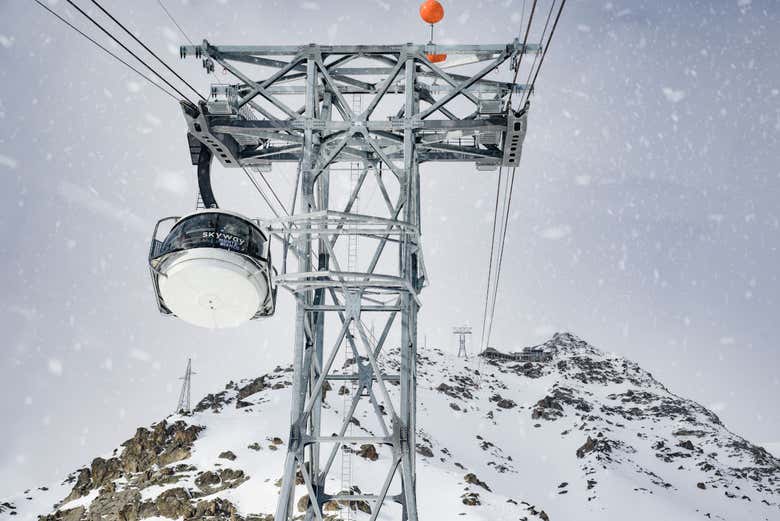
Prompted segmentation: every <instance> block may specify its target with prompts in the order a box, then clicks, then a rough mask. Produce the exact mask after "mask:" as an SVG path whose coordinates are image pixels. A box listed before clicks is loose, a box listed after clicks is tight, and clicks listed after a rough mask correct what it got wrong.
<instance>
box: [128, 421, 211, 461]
mask: <svg viewBox="0 0 780 521" xmlns="http://www.w3.org/2000/svg"><path fill="white" fill-rule="evenodd" d="M204 428H205V427H201V426H197V425H188V424H187V423H185V422H183V421H177V422H175V423H173V424H171V425H168V424H167V422H166V421H165V420H163V421H161V422H160V423H158V424H157V425H155V426H154V427H153V429H152V430H151V431H150V430H148V429H145V428H143V427H141V428H140V429H138V430H137V431H136V433H135V436H133V437H132V438H131V439H129V440H127V441H126V442H124V443H123V444H122V446H123V447H124V448H125V450H124V451H123V452H122V455H121V457H120V459H121V461H122V466H123V468H124V471H125V472H141V471H144V470H147V469H148V468H150V467H151V466H152V465H158V466H160V467H164V466H166V465H168V464H170V463H173V462H176V461H180V460H183V459H186V458H188V457H189V455H190V449H191V447H192V443H193V442H194V441H195V439H197V437H198V434H199V433H200V432H201V431H202V430H203V429H204Z"/></svg>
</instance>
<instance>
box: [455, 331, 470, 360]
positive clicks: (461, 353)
mask: <svg viewBox="0 0 780 521" xmlns="http://www.w3.org/2000/svg"><path fill="white" fill-rule="evenodd" d="M452 334H454V335H456V336H457V337H458V358H468V357H469V354H468V352H467V351H466V336H468V335H471V327H469V326H461V327H453V328H452Z"/></svg>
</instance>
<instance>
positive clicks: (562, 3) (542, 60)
mask: <svg viewBox="0 0 780 521" xmlns="http://www.w3.org/2000/svg"><path fill="white" fill-rule="evenodd" d="M565 5H566V0H562V1H561V6H560V7H559V8H558V14H556V15H555V21H554V22H553V26H552V29H551V30H550V36H549V37H548V38H547V44H546V45H545V46H544V50H543V51H542V57H541V58H540V59H539V66H538V67H537V68H536V74H534V79H533V81H532V82H531V88H530V89H529V95H530V93H531V92H533V90H534V85H535V84H536V78H537V77H538V76H539V71H540V70H541V68H542V63H544V57H545V56H547V49H549V48H550V42H552V38H553V34H555V29H556V27H558V20H560V19H561V13H563V7H564V6H565Z"/></svg>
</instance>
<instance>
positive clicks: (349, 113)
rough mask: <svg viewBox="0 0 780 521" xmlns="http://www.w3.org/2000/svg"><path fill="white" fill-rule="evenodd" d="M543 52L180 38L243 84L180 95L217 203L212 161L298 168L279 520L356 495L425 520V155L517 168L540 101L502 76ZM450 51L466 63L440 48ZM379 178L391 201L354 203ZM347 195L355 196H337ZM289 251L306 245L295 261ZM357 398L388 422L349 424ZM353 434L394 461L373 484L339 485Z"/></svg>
mask: <svg viewBox="0 0 780 521" xmlns="http://www.w3.org/2000/svg"><path fill="white" fill-rule="evenodd" d="M538 51H539V46H537V45H527V46H526V48H523V45H522V44H521V43H520V42H519V41H517V40H515V41H514V42H512V43H509V44H501V45H456V46H451V45H436V46H433V45H431V44H428V45H416V44H411V43H409V44H403V45H335V46H325V45H315V44H310V45H300V46H295V45H294V46H215V45H212V44H210V43H208V42H207V41H204V42H203V43H202V44H201V45H197V46H185V47H182V48H181V55H182V57H189V56H194V57H197V58H198V59H200V60H202V62H203V65H204V67H205V68H206V70H207V71H208V72H211V71H213V70H214V69H215V67H216V66H218V67H220V68H222V69H224V71H226V72H227V73H229V74H230V75H232V78H235V80H236V82H235V83H233V84H229V85H215V86H214V88H212V95H211V97H210V99H209V101H208V102H205V103H201V104H200V105H199V106H195V105H192V104H189V103H183V109H184V113H185V117H186V119H187V123H188V126H189V143H190V151H191V154H192V160H193V164H197V165H198V171H199V181H200V183H201V186H200V193H201V194H202V196H203V199H204V202H205V203H206V206H210V205H211V204H212V202H213V194H212V193H211V187H210V185H209V183H208V171H209V165H210V159H211V157H215V158H217V160H218V161H219V162H220V163H221V164H222V166H224V167H228V168H232V167H244V168H261V169H268V168H270V166H271V165H272V164H276V163H285V162H286V163H293V164H296V163H297V164H298V173H297V179H296V180H295V182H296V183H297V184H296V186H297V189H296V199H295V203H294V204H293V205H292V208H291V209H290V215H282V216H280V217H279V218H277V219H272V220H265V219H263V224H264V225H265V226H268V227H270V230H271V232H272V234H273V236H274V237H276V239H278V240H281V242H282V244H283V245H284V246H283V249H284V255H283V261H282V265H281V266H280V273H279V274H278V276H277V277H276V282H277V284H278V285H279V286H280V287H282V288H286V289H288V290H289V291H291V292H292V294H293V295H294V297H295V301H296V312H295V317H296V323H295V341H294V349H293V365H294V378H293V390H292V392H293V396H292V412H291V421H290V430H289V443H288V445H287V448H288V452H287V455H286V460H285V464H284V469H283V473H282V483H281V490H280V496H279V501H278V507H277V511H276V515H275V521H289V520H290V519H292V518H293V516H295V515H297V512H296V508H301V509H303V510H304V511H305V512H304V519H305V520H307V521H308V520H312V519H317V520H322V519H323V517H324V515H323V511H324V507H325V506H326V505H327V504H328V503H331V506H332V505H333V504H334V503H332V502H339V503H340V504H341V505H344V504H348V505H349V504H351V502H358V501H360V502H367V503H368V505H369V506H370V510H371V516H370V518H371V519H372V520H374V519H376V518H377V516H378V515H379V514H380V512H388V513H389V514H388V515H390V516H392V517H395V518H397V519H403V520H410V521H416V520H417V519H418V515H417V501H416V492H415V490H416V483H415V480H416V472H415V432H416V431H415V429H416V418H415V416H416V382H417V373H416V364H415V360H416V354H417V312H418V309H419V307H420V301H419V299H418V294H419V293H420V290H421V289H422V288H423V286H424V285H425V284H426V271H425V264H424V262H423V256H422V250H421V244H420V229H421V228H420V224H421V223H420V204H421V194H420V169H419V167H420V165H421V164H422V163H424V162H431V161H437V162H466V163H476V166H477V168H478V169H479V170H496V169H499V168H500V167H505V166H515V165H517V162H518V161H519V159H520V149H521V146H522V140H523V137H524V135H525V128H526V116H527V106H526V107H523V108H521V109H520V110H519V111H513V110H510V109H509V108H508V102H507V99H508V97H509V94H510V92H512V91H514V92H515V93H519V92H521V91H523V90H524V88H525V87H524V86H523V85H515V84H514V83H512V82H511V81H510V82H507V81H498V80H497V79H495V78H492V79H491V78H490V76H491V75H494V74H495V73H496V71H497V69H498V68H499V66H501V65H502V64H504V63H505V62H508V61H509V62H510V63H516V60H517V58H518V56H519V55H520V54H522V53H524V52H527V53H536V52H538ZM442 54H446V55H447V56H448V63H447V67H450V66H451V65H453V64H454V65H459V66H460V67H459V68H458V69H457V70H458V71H459V73H455V72H452V69H449V68H448V69H445V68H444V67H443V66H441V64H440V65H437V64H436V63H432V62H431V60H430V59H429V55H430V56H441V55H442ZM248 69H251V70H248ZM506 76H510V77H511V74H506ZM350 95H360V96H363V97H364V98H365V103H364V104H363V107H362V108H361V110H355V109H354V108H353V107H355V105H351V104H350V103H349V102H348V101H347V98H348V96H350ZM339 164H341V165H342V166H341V167H338V165H339ZM342 172H344V173H345V174H346V176H350V175H353V176H356V179H355V183H354V186H353V187H352V188H351V193H349V194H345V193H344V192H345V191H349V190H348V189H345V188H343V187H345V186H349V185H350V183H349V181H348V180H344V178H341V179H338V178H337V176H339V175H344V174H342ZM369 184H371V185H372V186H373V187H374V189H375V190H376V193H378V194H379V195H381V203H380V205H381V208H380V209H379V210H376V209H375V208H370V207H369V206H368V205H367V204H363V203H361V212H360V213H358V212H356V211H355V201H357V199H358V197H359V196H360V194H361V193H363V192H365V190H367V188H366V187H367V186H368V185H369ZM340 187H341V188H340ZM339 189H341V193H337V191H338V190H339ZM336 195H343V196H344V197H343V201H346V202H345V203H344V204H343V205H340V206H339V207H338V208H334V207H333V206H332V205H333V204H334V201H335V200H336V197H335V196H336ZM375 206H376V205H375ZM350 234H354V235H357V236H359V237H360V241H361V248H360V254H361V255H358V253H357V252H356V251H355V250H354V249H353V248H347V247H346V245H345V244H344V242H346V241H347V240H348V239H347V236H348V235H350ZM288 253H289V254H292V255H294V256H295V257H297V267H296V268H297V269H295V270H293V269H290V268H289V267H288V263H287V261H286V259H287V254H288ZM350 255H351V258H347V257H348V256H350ZM347 265H350V266H354V267H350V268H349V269H345V268H346V266H347ZM367 314H371V315H373V316H375V317H376V319H377V320H380V319H381V320H382V322H383V323H384V327H383V328H381V329H380V330H379V331H380V334H379V336H378V338H375V339H374V338H371V335H370V334H369V332H368V330H367V328H366V327H365V325H364V322H363V318H364V317H365V315H367ZM353 332H354V334H353ZM326 333H327V336H326ZM390 346H392V347H390ZM342 350H347V352H348V353H349V354H350V356H349V357H348V360H347V361H346V362H345V363H343V364H341V365H342V367H339V365H340V364H337V363H334V362H335V361H336V360H341V359H342V357H338V356H337V355H338V354H339V353H340V352H341V351H342ZM331 384H335V385H336V386H342V385H345V384H349V385H350V386H352V388H353V389H354V391H353V392H352V393H351V397H352V398H351V402H350V403H349V409H348V411H347V414H346V415H345V416H344V421H343V422H341V423H342V424H341V425H340V427H339V428H337V429H334V430H333V431H331V430H325V429H324V428H323V414H322V413H323V392H324V391H323V390H324V389H326V388H332V387H331ZM359 406H363V407H365V408H366V410H367V411H369V412H370V413H371V414H372V415H373V416H375V417H376V418H375V420H376V425H377V428H376V430H375V431H372V432H368V431H366V430H361V431H360V435H355V436H349V435H347V434H346V433H347V430H348V426H349V424H350V420H351V419H352V418H353V416H354V415H355V414H356V411H357V410H358V407H359ZM331 432H335V434H331ZM343 444H346V445H354V444H374V445H375V446H377V447H379V450H380V452H381V454H382V458H381V459H380V460H379V461H378V462H376V463H374V464H373V465H375V466H377V465H379V464H380V463H382V462H384V463H386V466H385V468H384V470H383V476H382V478H381V479H380V480H377V483H378V486H377V487H376V488H374V489H372V490H369V486H366V485H361V486H360V487H357V486H354V487H350V488H349V489H348V490H333V489H332V487H333V485H334V483H336V484H339V483H340V481H339V480H338V479H337V478H336V477H334V476H332V475H331V474H332V473H333V472H332V470H333V469H334V462H335V460H336V457H337V455H338V453H339V450H340V448H341V446H342V445H343ZM355 485H358V484H357V483H355ZM337 487H338V485H337ZM304 497H306V498H308V499H303V498H304ZM394 509H395V510H396V511H397V514H393V510H394Z"/></svg>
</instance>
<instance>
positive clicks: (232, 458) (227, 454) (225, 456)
mask: <svg viewBox="0 0 780 521" xmlns="http://www.w3.org/2000/svg"><path fill="white" fill-rule="evenodd" d="M219 457H220V458H221V459H226V460H230V461H235V459H236V455H235V454H233V452H232V451H229V450H226V451H225V452H222V453H220V455H219Z"/></svg>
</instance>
